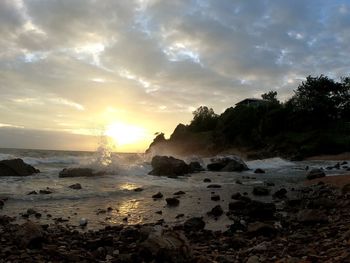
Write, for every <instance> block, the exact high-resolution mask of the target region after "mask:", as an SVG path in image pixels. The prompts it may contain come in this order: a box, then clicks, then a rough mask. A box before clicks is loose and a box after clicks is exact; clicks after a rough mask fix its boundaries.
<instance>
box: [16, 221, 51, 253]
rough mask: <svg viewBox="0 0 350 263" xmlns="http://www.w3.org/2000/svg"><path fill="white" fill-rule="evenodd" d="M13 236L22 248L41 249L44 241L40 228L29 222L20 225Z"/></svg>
mask: <svg viewBox="0 0 350 263" xmlns="http://www.w3.org/2000/svg"><path fill="white" fill-rule="evenodd" d="M14 235H15V237H16V239H17V241H18V244H19V245H20V246H21V247H22V248H29V249H33V248H41V246H42V242H43V240H44V235H43V230H42V228H41V226H40V225H38V224H36V223H33V222H31V221H28V222H26V223H24V224H22V225H21V226H20V227H19V229H18V230H17V232H15V233H14Z"/></svg>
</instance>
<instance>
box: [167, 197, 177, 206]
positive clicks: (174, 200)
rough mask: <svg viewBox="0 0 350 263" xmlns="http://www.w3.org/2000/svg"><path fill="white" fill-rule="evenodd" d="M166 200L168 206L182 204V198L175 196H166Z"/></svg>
mask: <svg viewBox="0 0 350 263" xmlns="http://www.w3.org/2000/svg"><path fill="white" fill-rule="evenodd" d="M165 201H166V203H167V205H168V206H178V205H179V204H180V200H179V199H177V198H173V197H170V198H166V199H165Z"/></svg>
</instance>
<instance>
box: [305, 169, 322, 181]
mask: <svg viewBox="0 0 350 263" xmlns="http://www.w3.org/2000/svg"><path fill="white" fill-rule="evenodd" d="M325 176H326V174H325V173H324V171H323V170H321V169H312V170H311V171H310V172H308V174H307V175H306V178H307V179H308V180H312V179H316V178H322V177H325Z"/></svg>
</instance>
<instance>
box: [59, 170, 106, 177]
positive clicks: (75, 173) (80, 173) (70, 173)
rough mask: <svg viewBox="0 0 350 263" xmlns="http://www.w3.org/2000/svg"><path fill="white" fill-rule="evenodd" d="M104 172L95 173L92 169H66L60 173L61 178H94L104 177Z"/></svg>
mask: <svg viewBox="0 0 350 263" xmlns="http://www.w3.org/2000/svg"><path fill="white" fill-rule="evenodd" d="M104 174H105V172H103V171H95V170H93V169H91V168H64V169H63V170H62V171H61V172H60V173H59V177H61V178H64V177H93V176H99V175H104Z"/></svg>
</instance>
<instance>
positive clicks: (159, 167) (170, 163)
mask: <svg viewBox="0 0 350 263" xmlns="http://www.w3.org/2000/svg"><path fill="white" fill-rule="evenodd" d="M151 165H152V168H153V170H152V171H151V172H149V174H151V175H158V176H161V175H165V176H181V175H185V174H188V173H190V172H191V170H190V166H189V165H188V164H186V163H185V162H184V161H183V160H180V159H176V158H174V157H171V156H170V157H168V156H158V155H157V156H154V157H153V158H152V162H151Z"/></svg>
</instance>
